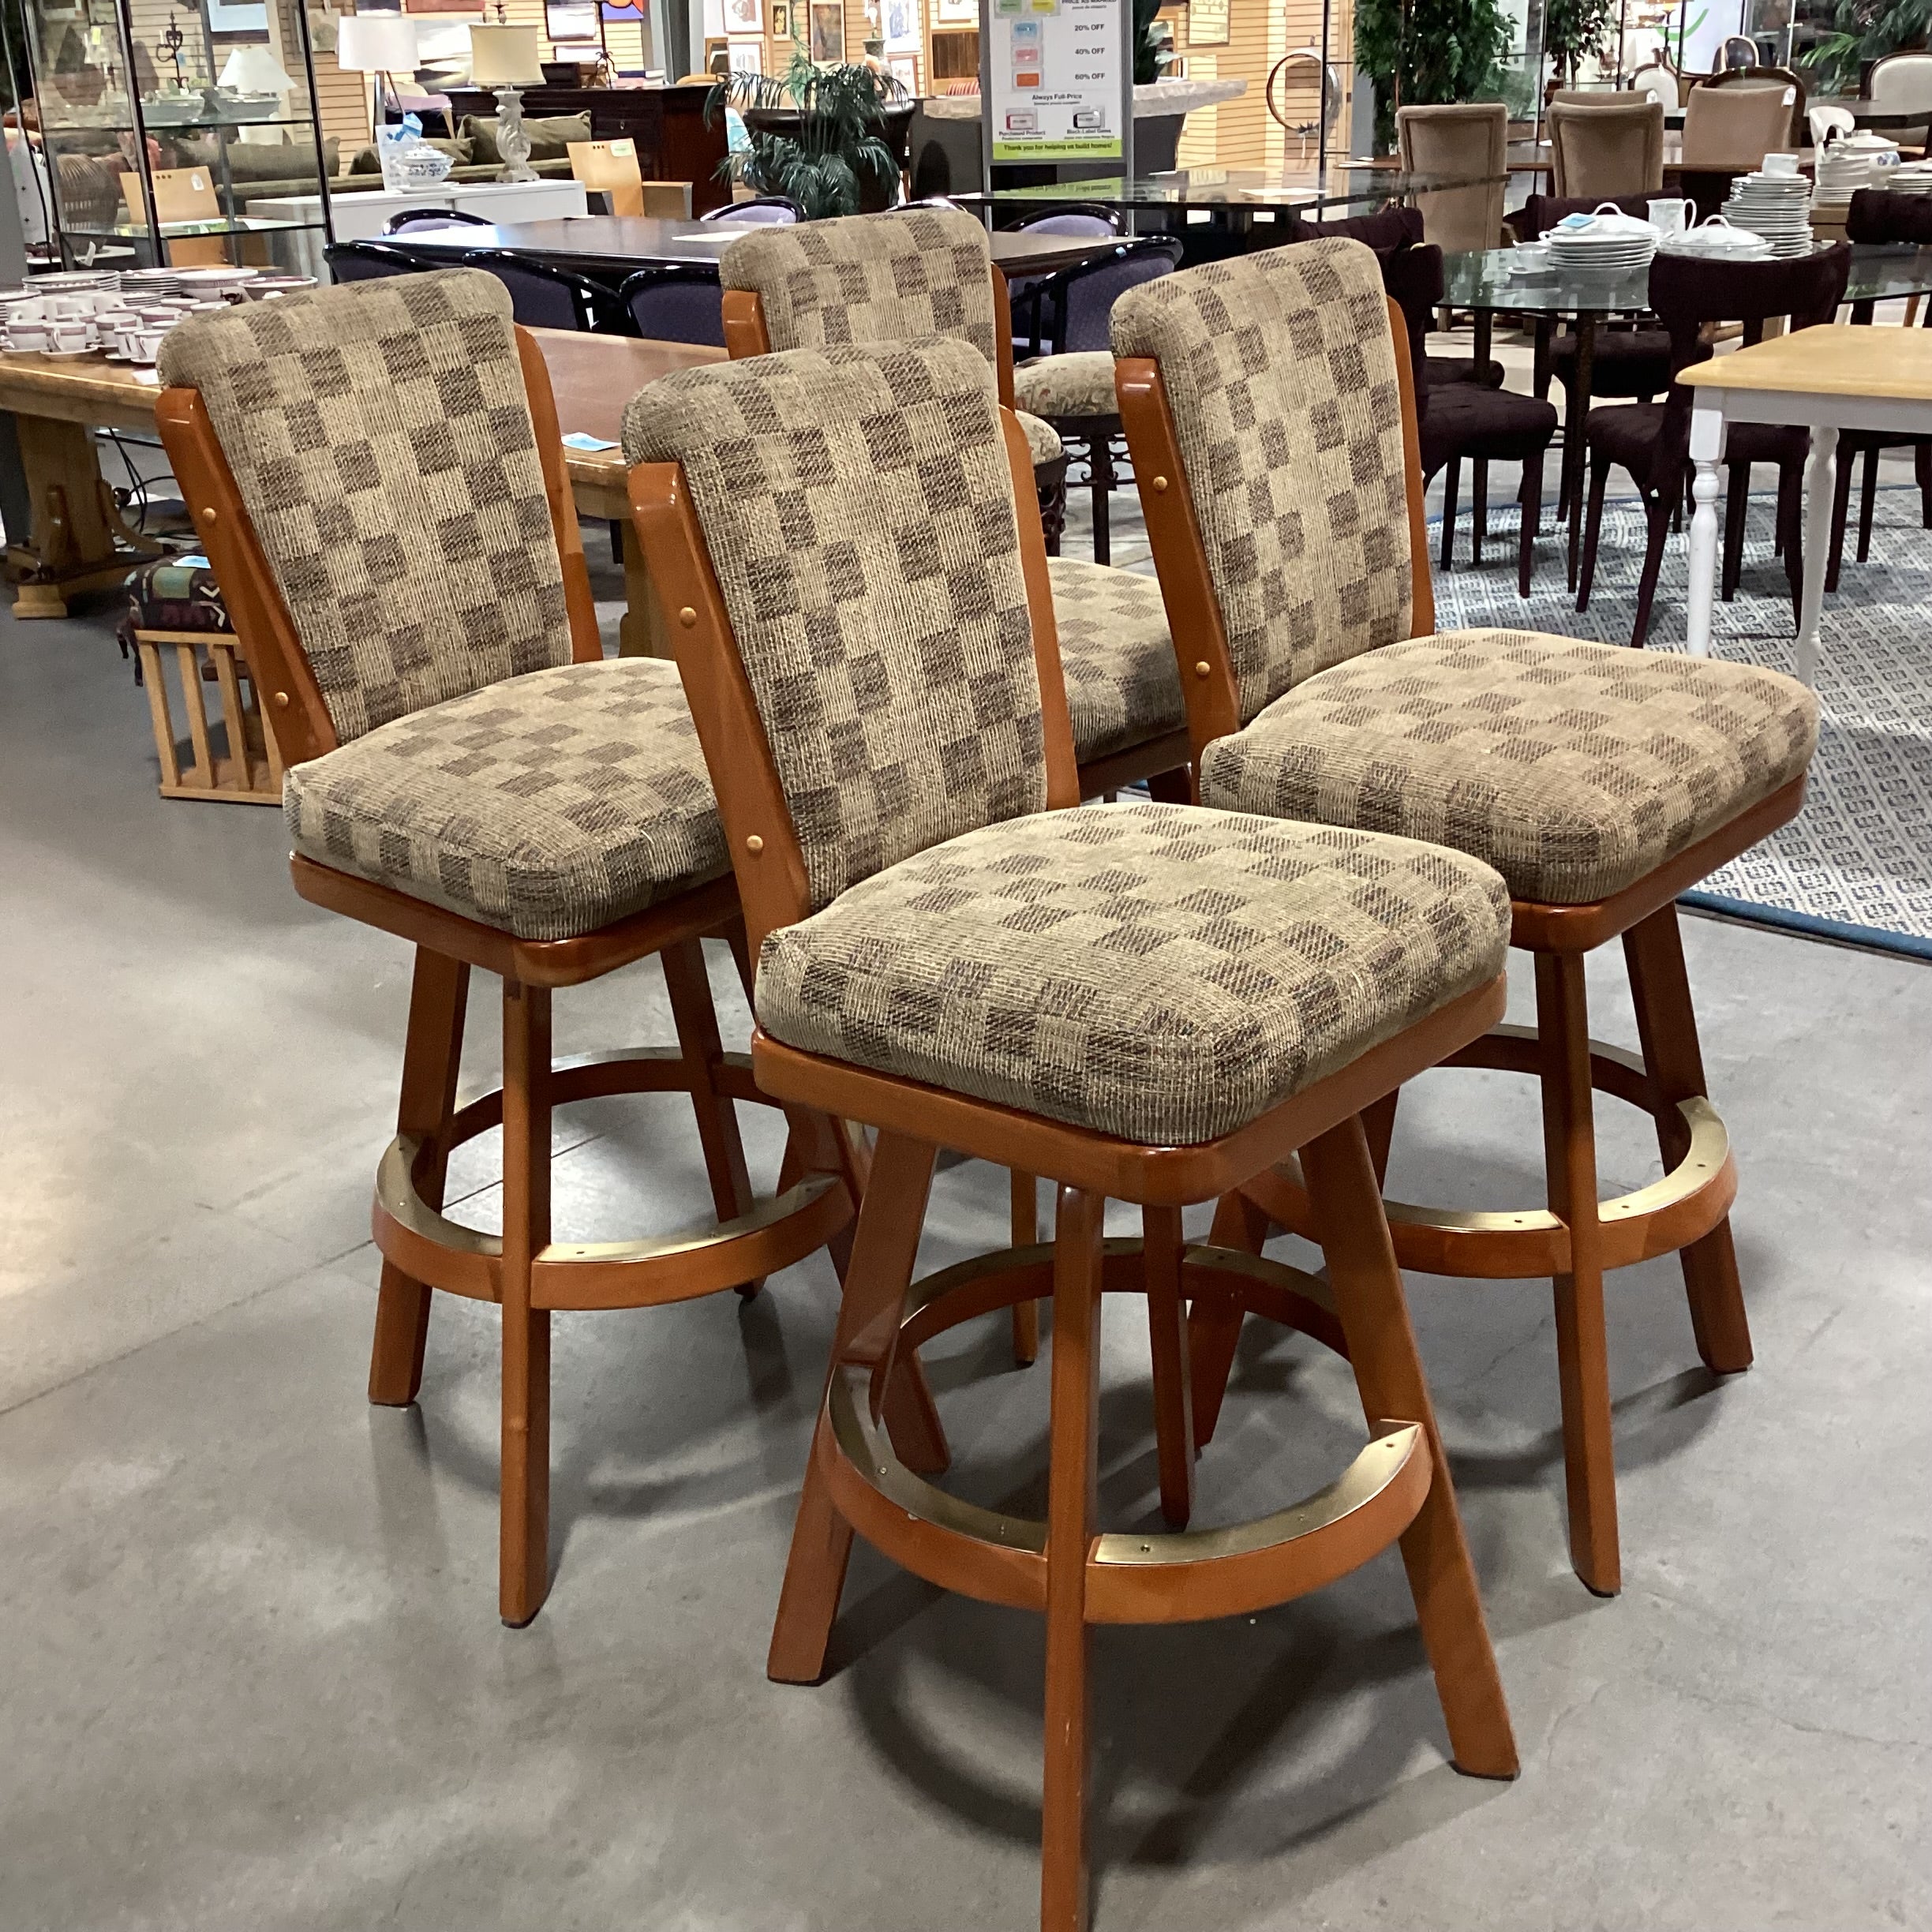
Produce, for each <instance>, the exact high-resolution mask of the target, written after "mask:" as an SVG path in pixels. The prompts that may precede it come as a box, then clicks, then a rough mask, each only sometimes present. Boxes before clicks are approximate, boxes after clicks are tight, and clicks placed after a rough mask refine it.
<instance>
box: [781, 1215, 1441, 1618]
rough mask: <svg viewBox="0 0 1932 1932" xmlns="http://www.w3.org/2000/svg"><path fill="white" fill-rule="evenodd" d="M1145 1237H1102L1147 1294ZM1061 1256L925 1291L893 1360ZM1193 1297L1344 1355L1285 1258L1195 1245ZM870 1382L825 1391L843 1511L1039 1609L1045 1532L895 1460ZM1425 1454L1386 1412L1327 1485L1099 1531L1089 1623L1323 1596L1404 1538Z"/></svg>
mask: <svg viewBox="0 0 1932 1932" xmlns="http://www.w3.org/2000/svg"><path fill="white" fill-rule="evenodd" d="M1140 1246H1141V1245H1140V1242H1139V1241H1136V1240H1115V1241H1107V1242H1106V1244H1105V1248H1104V1251H1103V1261H1102V1285H1103V1290H1104V1291H1106V1292H1107V1293H1110V1294H1133V1293H1137V1292H1140V1290H1141V1287H1142V1271H1141V1266H1140ZM1053 1253H1054V1251H1053V1249H1052V1248H1051V1247H1050V1246H1047V1245H1042V1246H1036V1247H1031V1248H1017V1249H1004V1250H1002V1251H1001V1252H997V1253H993V1254H988V1255H983V1256H977V1257H975V1259H974V1260H971V1261H966V1262H962V1263H960V1264H958V1265H957V1267H950V1268H947V1269H945V1270H943V1271H942V1272H940V1273H939V1274H937V1275H930V1276H929V1277H927V1279H926V1280H924V1281H923V1282H919V1283H918V1284H916V1285H915V1287H914V1288H913V1290H912V1294H911V1296H910V1297H909V1298H908V1310H907V1313H906V1315H905V1316H904V1320H903V1321H902V1323H901V1324H900V1341H899V1347H898V1349H897V1350H895V1351H894V1352H893V1358H892V1359H893V1361H896V1362H897V1363H899V1364H900V1365H903V1363H904V1359H905V1356H904V1351H905V1350H908V1349H912V1348H916V1347H917V1346H919V1343H921V1342H925V1341H929V1340H930V1339H931V1338H932V1337H933V1336H934V1335H938V1334H942V1333H943V1332H944V1331H945V1330H947V1329H949V1328H952V1327H957V1325H958V1324H960V1323H961V1322H965V1321H970V1320H973V1319H974V1318H975V1316H981V1315H987V1314H990V1313H992V1312H994V1311H995V1310H997V1309H1003V1308H1008V1307H1011V1306H1013V1305H1015V1304H1017V1303H1018V1302H1021V1301H1028V1300H1032V1299H1036V1298H1038V1297H1039V1295H1040V1294H1041V1293H1042V1291H1043V1286H1050V1284H1051V1278H1052V1273H1053ZM1181 1276H1182V1285H1183V1288H1184V1290H1185V1292H1186V1293H1187V1294H1189V1295H1190V1296H1192V1295H1194V1294H1202V1293H1205V1292H1208V1291H1212V1292H1215V1293H1217V1294H1225V1295H1231V1296H1234V1297H1236V1298H1237V1300H1238V1301H1240V1302H1241V1305H1242V1306H1243V1307H1244V1308H1245V1309H1247V1310H1248V1311H1249V1312H1252V1313H1254V1314H1257V1315H1263V1316H1267V1317H1268V1318H1269V1319H1271V1320H1276V1321H1279V1322H1282V1324H1284V1325H1286V1326H1287V1327H1293V1328H1296V1329H1298V1330H1300V1331H1302V1332H1304V1333H1305V1334H1308V1335H1311V1336H1312V1337H1314V1338H1315V1339H1316V1340H1318V1341H1321V1342H1324V1343H1326V1344H1327V1346H1330V1347H1332V1348H1335V1350H1336V1351H1337V1352H1338V1353H1342V1352H1344V1350H1342V1335H1341V1327H1340V1324H1339V1320H1337V1318H1336V1316H1335V1312H1334V1309H1333V1306H1332V1305H1331V1302H1330V1300H1329V1297H1328V1290H1327V1286H1326V1284H1325V1283H1324V1282H1321V1281H1320V1279H1317V1278H1316V1276H1314V1275H1309V1274H1306V1273H1304V1272H1303V1271H1301V1269H1299V1268H1294V1267H1289V1266H1287V1265H1286V1264H1284V1263H1282V1262H1278V1261H1270V1260H1264V1259H1261V1258H1260V1257H1257V1256H1250V1255H1243V1254H1237V1253H1235V1252H1233V1251H1231V1250H1230V1249H1219V1248H1209V1247H1191V1248H1189V1249H1186V1250H1185V1253H1184V1254H1183V1256H1182V1260H1181ZM882 1396H883V1391H882V1390H881V1389H880V1388H879V1387H878V1386H877V1375H876V1373H875V1372H873V1371H871V1370H868V1369H867V1368H864V1367H863V1366H859V1365H850V1364H848V1365H844V1366H842V1367H841V1368H839V1369H838V1370H837V1372H836V1373H834V1375H833V1377H832V1379H831V1381H830V1383H829V1386H828V1387H827V1389H826V1413H825V1421H826V1427H825V1428H822V1429H821V1430H820V1431H819V1432H818V1437H817V1448H816V1451H815V1453H816V1454H817V1455H818V1461H819V1467H820V1470H821V1473H822V1474H823V1476H824V1477H825V1480H826V1485H827V1487H828V1488H829V1491H830V1492H831V1498H832V1501H833V1504H834V1506H835V1507H836V1508H837V1511H838V1513H839V1515H841V1517H842V1518H844V1521H845V1522H848V1523H849V1524H850V1525H851V1526H852V1528H853V1529H856V1530H857V1531H858V1533H859V1534H860V1535H861V1536H863V1537H864V1538H865V1539H866V1541H867V1542H869V1543H871V1544H873V1546H874V1548H877V1549H878V1550H880V1551H881V1552H883V1553H884V1554H885V1555H886V1556H889V1557H890V1558H892V1559H893V1561H894V1562H895V1563H899V1564H900V1565H901V1566H902V1567H904V1568H905V1569H907V1570H909V1571H912V1573H913V1574H915V1575H916V1576H919V1577H922V1578H924V1579H925V1580H926V1581H927V1582H929V1583H932V1584H934V1585H937V1586H938V1587H939V1588H941V1589H949V1590H955V1591H957V1592H959V1593H960V1594H961V1595H963V1596H968V1597H977V1598H979V1600H981V1601H983V1602H987V1603H999V1604H1011V1605H1013V1607H1015V1608H1020V1609H1032V1610H1039V1611H1043V1610H1044V1609H1045V1608H1046V1602H1047V1557H1046V1544H1047V1526H1046V1525H1045V1524H1044V1523H1043V1522H1035V1521H1034V1520H1032V1519H1031V1518H1023V1517H1015V1516H1008V1515H1002V1513H1001V1512H999V1511H995V1510H989V1509H986V1508H983V1507H981V1506H979V1504H977V1503H968V1502H964V1501H962V1500H960V1499H959V1498H957V1497H956V1496H949V1494H947V1492H945V1491H944V1490H943V1489H941V1488H938V1487H937V1486H936V1485H934V1484H932V1483H930V1482H927V1481H925V1480H924V1479H923V1477H919V1476H917V1475H915V1474H914V1473H912V1470H909V1469H908V1468H907V1467H906V1466H905V1465H904V1462H901V1461H900V1458H898V1457H897V1455H895V1454H894V1453H893V1448H892V1445H891V1443H890V1441H889V1439H888V1437H887V1435H886V1430H885V1428H884V1427H883V1425H882V1422H881V1421H880V1420H879V1417H880V1414H881V1410H882ZM1431 1475H1432V1458H1431V1451H1430V1447H1429V1443H1428V1436H1427V1434H1426V1432H1425V1430H1424V1429H1423V1428H1422V1427H1421V1425H1420V1424H1418V1423H1414V1422H1402V1421H1380V1422H1378V1423H1377V1424H1376V1427H1375V1429H1374V1432H1373V1434H1372V1439H1371V1440H1370V1441H1369V1442H1368V1444H1367V1446H1366V1447H1364V1448H1363V1450H1362V1451H1361V1453H1360V1454H1359V1455H1357V1457H1356V1458H1355V1459H1354V1462H1351V1463H1350V1466H1348V1468H1347V1469H1346V1470H1344V1471H1343V1472H1342V1474H1341V1476H1340V1477H1339V1478H1338V1479H1337V1480H1336V1481H1335V1482H1333V1483H1331V1484H1330V1485H1327V1487H1326V1488H1323V1489H1321V1490H1319V1491H1317V1492H1316V1493H1315V1494H1314V1495H1312V1496H1308V1497H1306V1498H1305V1499H1304V1500H1301V1502H1299V1503H1294V1504H1292V1505H1291V1506H1290V1507H1288V1508H1286V1509H1282V1510H1278V1511H1274V1512H1273V1513H1271V1515H1267V1516H1263V1517H1260V1518H1256V1519H1255V1520H1254V1521H1252V1522H1245V1523H1239V1524H1234V1525H1231V1526H1228V1527H1226V1528H1222V1529H1189V1530H1180V1531H1171V1532H1165V1533H1101V1534H1099V1535H1097V1536H1095V1537H1094V1539H1093V1541H1092V1543H1091V1546H1090V1547H1089V1548H1088V1555H1087V1566H1086V1584H1085V1593H1084V1595H1085V1603H1086V1606H1087V1609H1086V1617H1087V1620H1088V1622H1089V1623H1187V1622H1193V1621H1196V1620H1198V1619H1203V1618H1207V1617H1219V1616H1237V1615H1241V1614H1245V1613H1247V1612H1251V1611H1254V1610H1258V1609H1261V1608H1266V1607H1267V1606H1268V1605H1271V1604H1279V1603H1285V1602H1286V1601H1289V1600H1290V1598H1292V1597H1299V1596H1302V1595H1305V1593H1308V1592H1309V1591H1310V1590H1315V1589H1320V1588H1322V1587H1323V1586H1324V1585H1326V1584H1328V1583H1331V1582H1334V1581H1335V1578H1338V1577H1340V1576H1343V1575H1346V1574H1347V1573H1348V1572H1349V1571H1351V1570H1354V1569H1356V1568H1357V1567H1360V1566H1361V1564H1362V1563H1365V1562H1367V1561H1368V1559H1369V1558H1370V1557H1371V1556H1375V1555H1376V1554H1377V1553H1378V1552H1380V1551H1382V1550H1383V1549H1386V1548H1387V1547H1388V1546H1389V1545H1390V1544H1391V1543H1394V1542H1395V1541H1397V1540H1398V1538H1399V1537H1401V1535H1402V1532H1403V1531H1404V1530H1406V1529H1407V1528H1408V1527H1409V1526H1410V1523H1411V1522H1413V1521H1414V1519H1415V1518H1416V1515H1417V1512H1418V1511H1420V1510H1421V1507H1422V1504H1423V1502H1424V1500H1425V1498H1426V1496H1428V1488H1429V1484H1430V1481H1431Z"/></svg>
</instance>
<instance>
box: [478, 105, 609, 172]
mask: <svg viewBox="0 0 1932 1932" xmlns="http://www.w3.org/2000/svg"><path fill="white" fill-rule="evenodd" d="M496 126H497V122H496V116H495V115H494V114H487V115H485V114H465V115H464V116H463V118H462V125H461V126H460V127H459V128H458V129H457V130H456V132H457V133H458V135H459V137H461V138H462V139H463V140H467V141H470V142H473V143H474V144H475V148H476V155H475V159H476V160H477V163H478V164H479V165H485V166H488V165H493V164H496V163H501V161H502V160H503V158H504V156H503V150H502V149H501V148H499V147H498V146H497V145H496ZM523 131H524V132H525V133H526V134H528V135H529V136H530V159H532V160H533V161H565V160H567V159H569V158H570V155H569V149H570V144H571V142H572V141H587V140H589V139H590V115H588V114H552V115H550V116H549V118H547V119H539V120H534V121H533V120H530V119H528V118H526V120H525V121H524V123H523Z"/></svg>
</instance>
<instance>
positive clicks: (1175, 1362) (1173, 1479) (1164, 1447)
mask: <svg viewBox="0 0 1932 1932" xmlns="http://www.w3.org/2000/svg"><path fill="white" fill-rule="evenodd" d="M1140 1234H1141V1244H1140V1245H1141V1260H1142V1264H1143V1266H1144V1268H1145V1271H1146V1276H1147V1304H1148V1335H1149V1336H1150V1338H1151V1340H1152V1343H1153V1354H1154V1440H1155V1447H1156V1449H1157V1451H1158V1453H1159V1462H1160V1496H1161V1514H1162V1515H1163V1516H1165V1517H1166V1519H1167V1520H1168V1522H1170V1523H1172V1524H1173V1525H1174V1527H1175V1528H1176V1529H1185V1528H1186V1527H1187V1522H1188V1518H1189V1517H1190V1516H1191V1515H1193V1513H1194V1392H1193V1386H1192V1383H1190V1381H1189V1375H1188V1318H1187V1303H1186V1301H1185V1300H1184V1299H1183V1298H1182V1296H1181V1210H1180V1209H1179V1208H1178V1207H1143V1208H1142V1209H1141V1210H1140Z"/></svg>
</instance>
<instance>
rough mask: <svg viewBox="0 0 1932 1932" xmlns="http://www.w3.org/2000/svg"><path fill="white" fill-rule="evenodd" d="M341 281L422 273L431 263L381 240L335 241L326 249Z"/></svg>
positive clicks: (326, 256)
mask: <svg viewBox="0 0 1932 1932" xmlns="http://www.w3.org/2000/svg"><path fill="white" fill-rule="evenodd" d="M322 259H323V260H324V261H326V262H327V263H328V265H329V273H330V275H331V276H332V277H333V278H334V279H335V280H336V281H338V282H370V281H373V280H374V279H375V278H376V276H377V275H421V274H422V273H423V272H424V271H425V269H427V268H429V267H430V265H431V264H429V263H428V262H425V261H420V260H417V257H416V256H414V255H410V254H406V253H404V251H403V250H402V249H399V248H387V247H385V246H384V245H383V244H382V243H381V242H380V241H331V243H330V244H329V245H328V247H327V248H325V249H324V250H323V251H322Z"/></svg>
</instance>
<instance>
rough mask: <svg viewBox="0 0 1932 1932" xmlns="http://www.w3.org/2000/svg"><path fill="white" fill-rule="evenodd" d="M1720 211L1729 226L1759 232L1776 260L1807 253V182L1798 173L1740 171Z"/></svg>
mask: <svg viewBox="0 0 1932 1932" xmlns="http://www.w3.org/2000/svg"><path fill="white" fill-rule="evenodd" d="M1724 218H1725V219H1726V220H1727V221H1728V222H1729V223H1730V224H1731V225H1732V227H1734V228H1747V229H1749V230H1750V231H1751V233H1752V234H1760V235H1762V236H1763V237H1764V238H1765V241H1768V242H1769V244H1770V246H1771V253H1772V254H1773V255H1774V256H1777V257H1778V258H1780V260H1782V259H1784V257H1786V256H1795V255H1809V254H1810V253H1811V248H1812V234H1811V184H1810V182H1808V181H1807V180H1806V179H1805V178H1804V177H1803V175H1802V174H1766V173H1765V172H1764V170H1762V169H1760V170H1758V171H1757V172H1755V173H1754V174H1740V175H1739V177H1738V178H1737V179H1736V180H1735V181H1734V182H1732V184H1731V198H1730V200H1728V201H1727V202H1726V203H1725V204H1724Z"/></svg>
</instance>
